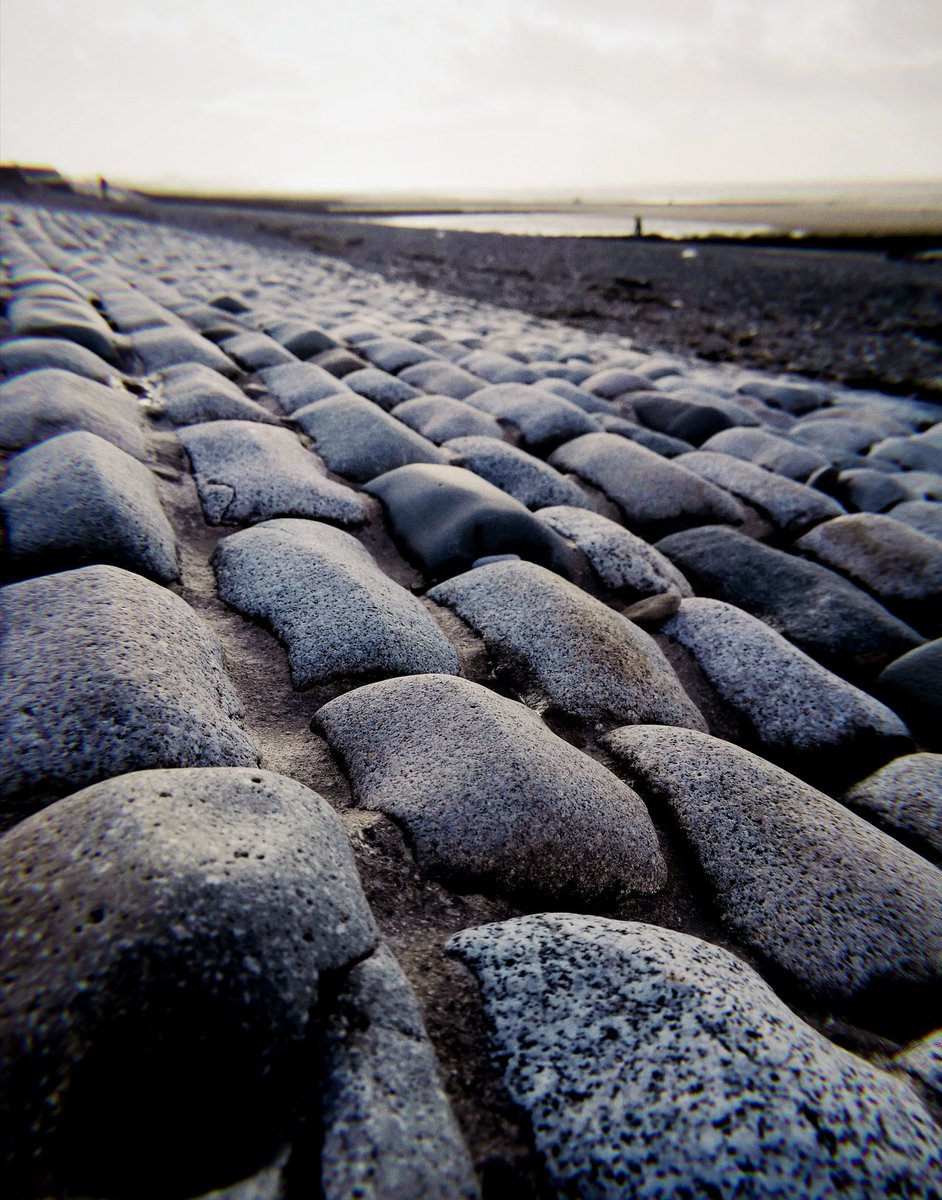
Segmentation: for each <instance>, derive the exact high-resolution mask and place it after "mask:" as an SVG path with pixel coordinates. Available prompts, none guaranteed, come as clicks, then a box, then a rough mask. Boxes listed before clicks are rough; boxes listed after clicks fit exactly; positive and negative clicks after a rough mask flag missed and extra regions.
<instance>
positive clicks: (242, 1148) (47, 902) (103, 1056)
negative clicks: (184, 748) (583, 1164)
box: [0, 768, 474, 1200]
mask: <svg viewBox="0 0 942 1200" xmlns="http://www.w3.org/2000/svg"><path fill="white" fill-rule="evenodd" d="M0 861H2V863H3V871H2V873H0V874H2V879H3V883H2V884H0V935H2V937H3V949H4V969H5V972H6V983H7V986H6V989H5V998H4V1003H3V1008H2V1016H0V1057H2V1066H3V1071H4V1076H5V1079H6V1082H7V1085H8V1086H7V1090H6V1092H5V1105H4V1107H5V1112H4V1128H5V1130H6V1131H7V1132H9V1133H12V1134H13V1135H14V1136H13V1138H12V1140H11V1143H10V1146H11V1149H12V1160H11V1161H10V1162H8V1166H7V1171H8V1174H7V1178H8V1180H10V1181H11V1182H12V1183H13V1185H14V1191H15V1193H16V1194H26V1192H27V1191H28V1192H29V1194H34V1193H35V1194H46V1190H47V1189H48V1190H49V1191H54V1192H56V1194H59V1192H60V1191H61V1190H64V1191H65V1192H66V1193H67V1194H86V1195H88V1194H91V1195H111V1194H126V1193H128V1192H133V1193H134V1194H135V1195H137V1194H141V1195H147V1196H154V1197H157V1196H168V1195H187V1196H189V1195H194V1194H196V1193H198V1192H202V1191H204V1190H206V1189H208V1188H210V1187H219V1186H224V1185H226V1184H228V1183H233V1182H235V1181H236V1180H238V1179H241V1178H243V1177H244V1176H246V1175H249V1174H250V1173H252V1172H255V1171H258V1170H259V1169H260V1168H262V1167H264V1166H265V1165H266V1164H267V1163H268V1162H270V1161H271V1160H272V1159H273V1158H274V1157H275V1156H276V1154H277V1153H278V1151H279V1149H280V1148H281V1147H283V1146H284V1145H285V1144H289V1145H290V1144H291V1142H292V1140H293V1139H294V1138H295V1136H296V1134H297V1132H298V1120H299V1117H300V1118H302V1119H303V1118H304V1117H307V1119H308V1121H309V1124H308V1127H307V1129H306V1131H305V1132H304V1135H303V1136H304V1139H305V1141H308V1140H310V1141H313V1142H314V1143H315V1144H316V1143H317V1142H318V1141H321V1142H322V1143H323V1148H322V1150H321V1152H320V1156H319V1157H320V1162H319V1163H318V1160H317V1156H316V1155H315V1156H314V1165H315V1167H317V1168H318V1171H317V1173H318V1174H321V1175H322V1176H323V1178H324V1181H325V1187H324V1194H326V1195H331V1196H336V1197H337V1200H339V1198H340V1196H341V1195H351V1194H353V1193H352V1192H346V1193H344V1192H343V1191H342V1190H341V1188H340V1187H339V1186H338V1184H337V1181H338V1180H340V1179H347V1180H353V1179H359V1178H361V1177H365V1178H366V1179H367V1180H368V1179H370V1178H372V1177H373V1176H376V1177H377V1181H378V1187H377V1188H376V1189H375V1190H374V1191H369V1190H364V1191H363V1192H362V1193H361V1194H363V1195H370V1196H372V1195H376V1196H377V1197H378V1196H380V1195H392V1194H396V1193H395V1188H394V1187H393V1188H391V1189H390V1190H386V1189H385V1187H384V1186H383V1185H384V1183H389V1182H395V1181H396V1180H398V1179H404V1180H408V1181H410V1182H411V1183H414V1186H415V1187H416V1189H417V1190H416V1191H415V1193H413V1194H417V1195H418V1194H421V1195H434V1196H441V1197H442V1200H444V1198H445V1197H446V1196H451V1195H462V1196H470V1195H473V1194H474V1189H473V1182H472V1179H471V1174H470V1168H469V1164H468V1162H467V1156H466V1151H465V1150H464V1147H463V1145H462V1142H461V1138H460V1135H459V1134H458V1132H457V1129H456V1128H455V1126H454V1122H453V1120H452V1118H451V1115H450V1112H449V1110H448V1105H447V1101H446V1100H445V1098H444V1095H443V1092H442V1089H441V1083H440V1080H439V1078H438V1073H437V1069H436V1064H435V1059H434V1054H433V1052H432V1050H431V1047H430V1046H429V1044H428V1041H427V1039H426V1036H425V1031H424V1028H423V1026H422V1022H421V1018H420V1016H419V1013H418V1011H417V1008H416V1005H415V1000H414V998H413V996H412V993H411V989H410V988H409V986H408V984H407V983H406V981H405V979H404V977H403V976H402V973H401V971H400V970H399V968H398V965H397V964H396V962H395V960H394V959H393V958H392V956H391V954H390V953H389V951H388V950H387V949H386V948H385V947H383V946H382V944H381V943H379V941H378V934H377V931H376V926H375V924H374V922H373V918H372V915H371V913H370V910H369V906H368V905H367V902H366V900H365V898H364V896H363V893H362V891H361V888H360V882H359V879H358V877H357V873H356V868H355V866H354V863H353V856H352V854H351V852H350V846H349V843H348V841H347V838H346V835H345V833H344V830H343V827H342V825H341V823H340V821H339V819H338V818H337V816H336V815H335V814H334V812H333V811H332V810H331V808H330V806H329V805H328V804H327V803H326V801H324V800H323V799H322V798H321V797H320V796H318V795H317V794H316V793H314V792H312V791H310V790H308V789H307V788H305V787H304V786H302V785H301V784H300V783H297V782H295V781H294V780H292V779H287V778H285V777H284V776H281V775H273V774H271V773H269V772H267V771H260V770H256V769H248V770H246V769H219V768H202V769H199V770H152V771H140V772H135V773H132V774H129V775H122V776H119V777H118V778H115V779H109V780H106V781H104V782H102V783H99V784H97V785H95V786H94V787H91V788H88V789H86V790H85V791H82V792H78V793H77V794H75V795H71V796H69V797H67V798H66V799H64V800H60V801H59V802H58V803H57V804H54V805H52V806H51V807H50V808H47V809H46V810H45V811H44V812H42V813H39V814H37V815H36V816H34V817H32V818H30V819H28V820H26V821H24V822H22V823H21V824H20V825H19V826H18V827H17V828H16V829H14V830H13V831H12V832H11V833H9V834H7V836H6V837H5V838H3V839H2V840H0ZM321 1096H323V1097H324V1098H325V1099H326V1102H325V1103H323V1104H321V1100H320V1097H321ZM367 1096H368V1097H369V1112H368V1115H367V1119H366V1121H365V1123H364V1124H363V1125H359V1124H355V1123H354V1118H355V1117H356V1115H357V1112H358V1109H359V1108H361V1107H362V1106H363V1104H364V1102H365V1100H366V1097H367ZM318 1126H319V1128H318ZM168 1147H173V1152H172V1153H167V1152H166V1151H167V1148H168ZM305 1150H307V1147H305ZM144 1162H146V1163H147V1164H148V1166H147V1171H146V1176H145V1174H144V1173H142V1168H141V1164H142V1163H144ZM308 1163H309V1166H308V1169H309V1170H310V1169H311V1167H310V1155H308ZM328 1181H329V1182H328ZM426 1189H427V1190H426ZM11 1194H13V1193H12V1192H11Z"/></svg>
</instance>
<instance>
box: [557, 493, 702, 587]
mask: <svg viewBox="0 0 942 1200" xmlns="http://www.w3.org/2000/svg"><path fill="white" fill-rule="evenodd" d="M536 515H537V516H538V517H539V518H540V520H541V521H545V522H546V523H547V525H549V526H550V528H551V529H555V530H556V532H557V533H559V534H562V536H563V537H566V538H569V540H570V541H571V542H575V544H576V545H577V546H578V547H579V549H580V550H581V551H582V553H583V554H584V555H585V556H586V558H587V559H588V560H589V562H590V564H591V565H592V568H593V570H594V571H595V573H596V574H597V575H598V577H599V579H601V581H602V583H604V584H605V586H606V587H607V588H612V590H613V591H625V592H628V593H631V594H634V595H638V596H656V595H661V594H662V593H664V592H674V593H675V594H677V595H679V596H692V595H693V591H692V589H691V587H690V584H689V583H688V582H687V580H686V579H684V577H683V575H682V574H681V573H680V571H678V570H677V568H676V567H675V566H674V564H673V563H672V562H671V561H670V559H669V558H665V557H664V555H663V554H660V553H659V552H658V551H657V550H655V549H654V547H653V546H649V545H648V543H647V542H643V541H642V540H641V538H639V537H635V535H634V534H633V533H629V532H628V530H627V529H625V528H624V527H623V526H621V525H619V524H618V523H617V522H616V521H610V520H609V519H608V517H603V516H601V515H600V514H599V513H595V512H586V511H585V510H584V509H580V508H572V507H568V506H565V505H557V506H553V507H550V508H541V509H540V510H539V511H538V512H537V514H536Z"/></svg>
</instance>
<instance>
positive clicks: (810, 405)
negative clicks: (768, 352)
mask: <svg viewBox="0 0 942 1200" xmlns="http://www.w3.org/2000/svg"><path fill="white" fill-rule="evenodd" d="M737 391H740V392H742V393H743V395H745V396H754V397H755V398H756V399H757V400H761V401H762V403H763V404H771V405H772V407H773V408H781V409H784V410H785V412H790V413H806V412H812V411H813V410H814V409H818V408H825V407H826V406H827V405H829V404H830V403H831V396H832V393H831V391H830V389H829V388H826V387H821V386H819V385H817V384H813V383H792V382H787V383H786V382H781V383H779V382H778V381H776V380H774V379H768V380H766V379H751V380H749V381H747V382H746V383H742V384H740V385H739V387H738V389H737Z"/></svg>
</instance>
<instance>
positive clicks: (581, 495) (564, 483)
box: [445, 401, 592, 508]
mask: <svg viewBox="0 0 942 1200" xmlns="http://www.w3.org/2000/svg"><path fill="white" fill-rule="evenodd" d="M455 403H457V401H456V402H455ZM445 449H446V450H450V451H451V453H452V454H454V455H457V459H456V465H457V466H460V467H467V468H468V469H469V470H471V471H473V472H474V473H475V475H480V476H481V478H482V479H486V480H487V481H488V483H493V484H494V486H495V487H499V488H500V489H501V491H504V492H507V494H508V495H510V496H513V497H514V499H515V500H519V501H520V503H521V504H525V505H526V507H527V508H543V507H545V506H546V505H550V504H568V505H570V506H572V507H574V508H591V507H592V502H591V501H590V500H589V498H588V496H587V495H586V494H585V492H584V491H583V490H582V488H581V487H579V485H578V484H577V483H575V482H574V481H573V480H572V479H567V478H566V476H565V475H561V474H560V473H559V471H557V470H555V469H554V468H553V467H551V466H548V465H547V464H546V463H544V462H541V461H540V459H538V458H535V457H534V456H533V455H532V454H527V452H526V451H525V450H520V449H519V448H518V447H517V446H511V445H508V443H506V442H501V441H496V440H495V439H494V438H492V437H456V438H453V439H452V440H450V441H448V442H446V443H445Z"/></svg>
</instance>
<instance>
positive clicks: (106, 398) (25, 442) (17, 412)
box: [0, 368, 147, 459]
mask: <svg viewBox="0 0 942 1200" xmlns="http://www.w3.org/2000/svg"><path fill="white" fill-rule="evenodd" d="M73 430H74V431H78V430H84V431H85V432H87V433H95V434H97V435H98V436H99V437H101V438H104V439H105V440H106V441H108V442H112V443H113V444H114V445H115V446H117V447H118V448H119V449H120V450H124V451H125V453H126V454H131V455H133V456H134V458H140V459H143V458H146V457H147V443H146V441H145V439H144V430H143V427H142V425H141V417H140V412H139V410H138V406H137V403H136V401H135V400H134V399H133V398H132V397H131V396H130V395H129V394H128V393H127V392H125V391H124V390H123V389H119V388H111V387H104V386H103V385H102V384H100V383H96V382H95V381H94V380H92V379H85V378H83V377H82V376H81V375H74V374H72V372H71V371H59V370H56V369H54V368H50V369H48V370H42V371H30V372H29V373H28V374H26V375H16V376H14V378H13V379H7V380H6V381H4V382H3V383H0V447H2V448H3V449H4V450H23V449H25V448H26V447H27V446H32V445H35V443H36V442H41V441H43V440H44V439H45V438H51V437H55V436H56V434H58V433H70V432H72V431H73Z"/></svg>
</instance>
